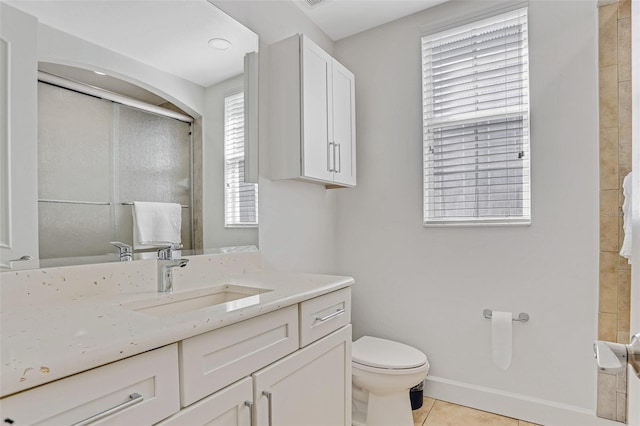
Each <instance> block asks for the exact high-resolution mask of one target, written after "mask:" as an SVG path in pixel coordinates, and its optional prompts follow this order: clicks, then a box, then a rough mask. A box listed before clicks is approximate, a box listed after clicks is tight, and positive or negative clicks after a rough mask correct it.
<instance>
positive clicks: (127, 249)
mask: <svg viewBox="0 0 640 426" xmlns="http://www.w3.org/2000/svg"><path fill="white" fill-rule="evenodd" d="M109 244H112V245H114V246H116V248H117V249H118V254H119V255H120V262H131V261H132V260H133V247H131V246H130V245H129V244H125V243H121V242H120V241H111V242H110V243H109Z"/></svg>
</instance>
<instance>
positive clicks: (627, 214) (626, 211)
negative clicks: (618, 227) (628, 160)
mask: <svg viewBox="0 0 640 426" xmlns="http://www.w3.org/2000/svg"><path fill="white" fill-rule="evenodd" d="M631 173H632V172H629V174H628V175H626V176H625V177H624V180H623V181H622V193H623V195H624V203H623V204H622V214H623V215H624V224H623V225H622V230H623V231H624V241H623V242H622V247H621V248H620V256H622V257H624V258H627V259H629V263H631Z"/></svg>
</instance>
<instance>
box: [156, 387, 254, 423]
mask: <svg viewBox="0 0 640 426" xmlns="http://www.w3.org/2000/svg"><path fill="white" fill-rule="evenodd" d="M252 401H253V394H252V381H251V378H250V377H247V378H245V379H243V380H241V381H239V382H237V383H234V384H233V385H230V386H227V387H226V388H224V389H222V390H221V391H218V392H216V393H214V394H213V395H211V396H209V397H207V398H205V399H203V400H202V401H199V402H196V403H195V404H193V405H190V406H189V407H187V408H185V409H183V410H181V411H180V412H178V413H176V414H175V415H173V416H171V417H170V418H168V419H167V420H165V421H163V422H161V423H159V426H178V425H190V426H204V425H207V426H216V425H219V426H251V409H252Z"/></svg>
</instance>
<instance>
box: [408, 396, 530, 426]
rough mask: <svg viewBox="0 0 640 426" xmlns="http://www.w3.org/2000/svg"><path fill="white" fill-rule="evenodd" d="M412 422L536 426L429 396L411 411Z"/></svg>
mask: <svg viewBox="0 0 640 426" xmlns="http://www.w3.org/2000/svg"><path fill="white" fill-rule="evenodd" d="M413 424H414V426H423V425H424V426H537V425H534V424H533V423H529V422H525V421H524V420H518V419H512V418H511V417H504V416H499V415H497V414H493V413H488V412H486V411H480V410H474V409H473V408H468V407H463V406H462V405H456V404H451V403H449V402H444V401H438V400H436V399H431V398H424V403H423V404H422V407H421V408H420V409H418V410H414V411H413Z"/></svg>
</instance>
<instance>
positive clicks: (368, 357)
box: [351, 336, 427, 369]
mask: <svg viewBox="0 0 640 426" xmlns="http://www.w3.org/2000/svg"><path fill="white" fill-rule="evenodd" d="M351 353H352V355H351V357H352V359H353V361H354V362H357V363H358V364H363V365H367V366H369V367H376V368H389V369H403V368H415V367H420V366H421V365H424V364H425V363H426V362H427V356H426V355H425V354H423V353H422V352H420V351H419V350H417V349H416V348H412V347H411V346H408V345H405V344H402V343H398V342H393V341H391V340H386V339H380V338H378V337H371V336H363V337H361V338H359V339H358V340H356V341H355V342H353V346H352V348H351Z"/></svg>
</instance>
